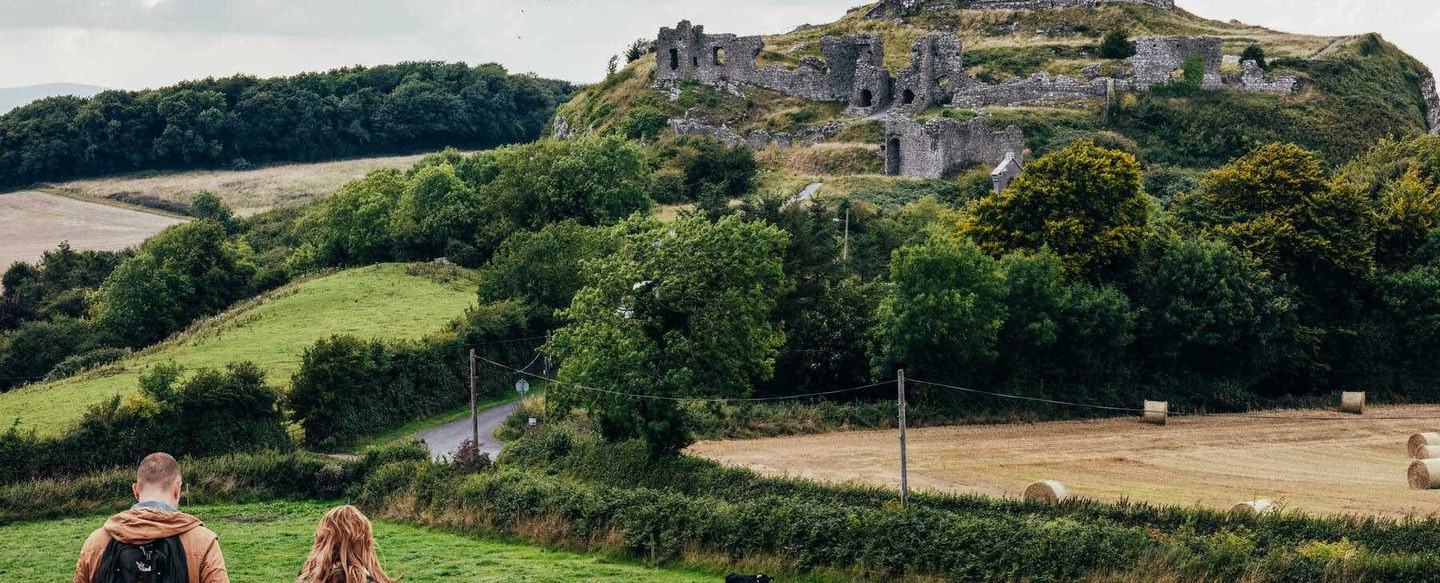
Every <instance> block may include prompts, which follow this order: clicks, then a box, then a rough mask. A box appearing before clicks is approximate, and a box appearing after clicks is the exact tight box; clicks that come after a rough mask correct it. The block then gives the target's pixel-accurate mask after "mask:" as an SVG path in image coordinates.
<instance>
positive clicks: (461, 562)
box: [0, 502, 718, 583]
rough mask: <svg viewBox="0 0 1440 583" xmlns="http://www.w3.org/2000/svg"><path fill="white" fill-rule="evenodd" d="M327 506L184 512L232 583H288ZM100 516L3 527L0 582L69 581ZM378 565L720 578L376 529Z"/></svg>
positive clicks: (528, 576) (429, 577) (591, 576)
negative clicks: (215, 546) (216, 543)
mask: <svg viewBox="0 0 1440 583" xmlns="http://www.w3.org/2000/svg"><path fill="white" fill-rule="evenodd" d="M327 509H328V506H324V505H321V504H316V503H286V502H275V503H264V504H250V505H241V506H212V507H203V508H187V509H186V511H188V512H191V513H193V514H195V515H196V516H199V517H200V519H201V520H203V521H204V522H205V525H206V526H208V527H210V529H211V530H214V531H215V532H216V534H218V535H220V544H221V548H222V550H223V551H224V553H225V563H226V566H227V567H228V569H229V571H230V580H231V581H236V582H245V581H257V582H259V581H272V582H275V581H294V580H295V575H296V573H298V572H299V571H300V565H301V564H302V563H304V561H305V554H306V553H307V552H309V550H310V545H311V542H312V541H313V540H314V536H315V524H316V523H317V522H318V521H319V520H320V516H321V515H323V514H324V513H325V511H326V510H327ZM104 521H105V516H103V515H102V516H88V517H83V518H68V519H62V520H49V521H41V522H29V523H20V524H12V525H8V526H0V547H3V548H5V549H7V550H6V551H5V552H4V553H0V581H68V580H70V576H71V574H73V573H74V572H75V557H76V555H78V554H79V552H80V546H81V543H83V542H84V540H85V537H87V536H89V535H90V532H91V531H93V530H94V529H95V528H97V527H99V526H100V525H101V524H103V523H104ZM375 531H376V532H375V538H376V541H377V542H378V543H379V550H380V562H381V564H382V566H383V567H384V568H385V570H386V571H387V572H388V573H389V574H390V575H391V576H393V577H399V576H404V581H405V582H406V583H428V582H439V581H464V582H467V583H469V582H474V583H479V582H494V583H501V582H505V583H508V582H511V581H526V582H531V583H548V582H557V583H558V582H561V581H567V582H568V581H612V582H617V583H618V582H625V583H648V582H655V583H661V582H667V583H669V582H680V583H685V582H696V583H699V582H702V581H704V582H710V581H715V580H717V579H718V577H714V576H706V575H702V574H698V573H690V572H684V571H675V570H662V569H652V568H648V567H645V566H642V565H636V564H630V563H615V562H610V561H607V560H605V559H604V558H600V557H593V556H586V555H578V554H574V553H567V552H552V551H546V550H542V549H538V548H535V547H530V546H524V545H518V544H510V543H504V542H497V541H492V540H477V539H473V538H468V537H465V536H461V535H457V534H451V533H448V532H442V531H436V530H430V529H426V528H420V527H416V526H410V525H403V524H392V523H385V522H380V523H377V524H376V525H375Z"/></svg>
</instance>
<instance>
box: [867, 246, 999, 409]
mask: <svg viewBox="0 0 1440 583" xmlns="http://www.w3.org/2000/svg"><path fill="white" fill-rule="evenodd" d="M1004 302H1005V281H1004V278H1003V277H1002V275H1001V273H1000V270H999V265H998V264H997V263H996V261H995V260H994V259H993V258H991V257H990V256H989V255H987V254H986V253H985V252H984V251H982V250H981V249H980V247H979V246H978V245H976V244H975V243H974V242H972V241H970V240H969V239H967V238H965V237H963V236H960V235H958V234H955V233H950V232H939V233H935V234H933V235H932V236H930V237H929V238H928V239H926V240H925V241H923V242H921V243H917V244H911V245H907V246H905V247H901V248H900V249H898V250H896V251H895V254H894V258H893V259H892V260H891V261H890V293H889V294H888V295H887V296H886V297H885V299H884V300H882V301H881V303H880V309H879V311H878V312H877V313H876V316H875V319H876V322H877V323H876V328H875V331H874V337H875V340H876V344H877V346H878V349H879V351H878V353H877V354H876V355H875V358H874V359H873V364H874V366H875V368H876V369H877V371H876V375H877V376H889V374H890V372H891V370H892V369H894V368H906V369H908V370H909V371H910V372H911V373H912V374H913V376H916V377H924V378H931V379H948V380H951V381H955V382H969V381H975V380H981V379H983V378H984V374H983V372H982V371H984V370H986V369H988V368H989V365H990V363H992V362H993V361H994V360H995V358H996V357H997V356H998V353H997V352H996V347H995V346H996V340H997V337H998V334H999V332H1000V327H1001V326H1002V325H1003V324H1004V322H1005V304H1004Z"/></svg>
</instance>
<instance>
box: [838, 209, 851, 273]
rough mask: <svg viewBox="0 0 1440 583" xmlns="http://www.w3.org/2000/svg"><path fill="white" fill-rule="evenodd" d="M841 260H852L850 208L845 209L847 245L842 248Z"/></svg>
mask: <svg viewBox="0 0 1440 583" xmlns="http://www.w3.org/2000/svg"><path fill="white" fill-rule="evenodd" d="M840 260H841V261H849V260H850V207H849V205H846V207H845V244H844V246H842V247H840Z"/></svg>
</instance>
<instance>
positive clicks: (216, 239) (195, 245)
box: [92, 219, 255, 347]
mask: <svg viewBox="0 0 1440 583" xmlns="http://www.w3.org/2000/svg"><path fill="white" fill-rule="evenodd" d="M254 273H255V267H254V266H253V265H252V264H250V262H249V261H248V260H247V259H246V258H245V257H244V256H243V255H242V254H241V251H240V249H239V248H237V246H236V244H235V242H234V241H232V240H230V239H229V238H228V236H227V235H226V233H225V228H224V227H222V226H220V224H219V223H217V222H215V221H211V220H205V219H198V220H195V221H192V222H190V223H186V224H183V225H177V226H174V227H170V228H169V229H166V230H165V231H162V232H161V233H160V234H159V235H156V236H154V237H151V238H150V239H149V240H147V241H145V243H144V245H142V246H141V248H140V253H139V254H138V255H136V256H135V257H133V258H131V259H130V260H128V261H126V262H125V263H123V264H121V265H120V267H118V268H116V269H115V271H114V272H113V273H111V274H110V277H108V278H106V279H105V283H104V284H102V285H101V287H100V291H99V293H98V299H97V302H96V304H95V306H93V307H92V312H93V313H92V317H93V319H94V322H95V326H96V328H97V329H99V330H100V331H103V332H106V333H108V334H111V335H113V337H114V338H116V339H119V340H121V341H123V342H125V343H126V344H127V345H129V346H132V347H138V346H144V345H147V344H150V343H153V342H156V341H158V340H161V339H163V338H165V337H166V336H168V335H169V334H170V333H172V332H175V331H177V330H179V329H181V328H183V327H184V326H186V325H188V324H189V323H190V322H191V321H193V320H194V319H195V318H197V317H200V316H203V315H207V314H213V313H216V312H219V311H220V310H221V309H224V308H225V307H226V306H229V305H230V303H231V302H234V301H235V300H237V299H240V298H243V297H247V296H249V295H250V278H251V277H252V276H253V275H254Z"/></svg>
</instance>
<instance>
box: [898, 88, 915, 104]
mask: <svg viewBox="0 0 1440 583" xmlns="http://www.w3.org/2000/svg"><path fill="white" fill-rule="evenodd" d="M900 103H903V104H905V105H910V104H912V103H915V92H914V91H911V90H909V89H906V90H905V92H904V93H902V94H900Z"/></svg>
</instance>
